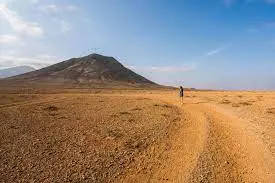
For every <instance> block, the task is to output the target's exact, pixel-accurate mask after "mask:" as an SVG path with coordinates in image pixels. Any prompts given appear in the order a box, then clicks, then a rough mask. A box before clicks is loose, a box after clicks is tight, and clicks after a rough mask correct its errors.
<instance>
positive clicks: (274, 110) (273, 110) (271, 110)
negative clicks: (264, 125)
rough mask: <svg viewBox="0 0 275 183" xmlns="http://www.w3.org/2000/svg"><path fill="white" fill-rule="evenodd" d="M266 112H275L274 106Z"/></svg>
mask: <svg viewBox="0 0 275 183" xmlns="http://www.w3.org/2000/svg"><path fill="white" fill-rule="evenodd" d="M267 113H269V114H275V108H268V109H267Z"/></svg>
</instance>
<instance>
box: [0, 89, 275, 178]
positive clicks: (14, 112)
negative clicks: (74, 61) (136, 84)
mask: <svg viewBox="0 0 275 183" xmlns="http://www.w3.org/2000/svg"><path fill="white" fill-rule="evenodd" d="M26 91H27V92H26ZM26 93H27V94H26ZM0 119H1V120H0V130H1V135H0V162H1V163H0V182H218V183H220V182H265V183H266V182H267V183H273V182H275V92H237V91H236V92H230V91H225V92H222V91H188V92H186V95H185V98H184V103H183V104H181V103H180V102H179V98H178V93H177V91H176V90H104V89H97V90H89V89H86V90H84V89H83V90H77V89H75V90H64V91H62V92H60V91H54V90H53V91H50V90H46V89H43V90H32V89H28V90H27V89H26V90H24V91H23V90H20V91H17V92H16V90H9V89H6V90H2V91H0Z"/></svg>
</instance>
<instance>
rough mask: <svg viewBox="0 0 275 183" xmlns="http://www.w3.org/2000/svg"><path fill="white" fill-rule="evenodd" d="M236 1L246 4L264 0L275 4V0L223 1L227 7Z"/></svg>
mask: <svg viewBox="0 0 275 183" xmlns="http://www.w3.org/2000/svg"><path fill="white" fill-rule="evenodd" d="M236 2H240V3H244V4H245V5H248V4H252V3H257V2H264V3H266V4H275V0H223V3H224V5H225V6H226V7H230V6H231V5H233V4H234V3H236Z"/></svg>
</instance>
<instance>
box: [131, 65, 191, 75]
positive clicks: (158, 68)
mask: <svg viewBox="0 0 275 183" xmlns="http://www.w3.org/2000/svg"><path fill="white" fill-rule="evenodd" d="M128 68H130V69H133V70H136V71H146V72H165V73H171V72H187V71H192V70H194V69H196V64H191V65H186V66H149V67H137V66H128Z"/></svg>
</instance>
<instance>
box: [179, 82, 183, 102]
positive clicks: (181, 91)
mask: <svg viewBox="0 0 275 183" xmlns="http://www.w3.org/2000/svg"><path fill="white" fill-rule="evenodd" d="M179 94H180V100H181V104H183V87H182V86H180V93H179Z"/></svg>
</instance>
